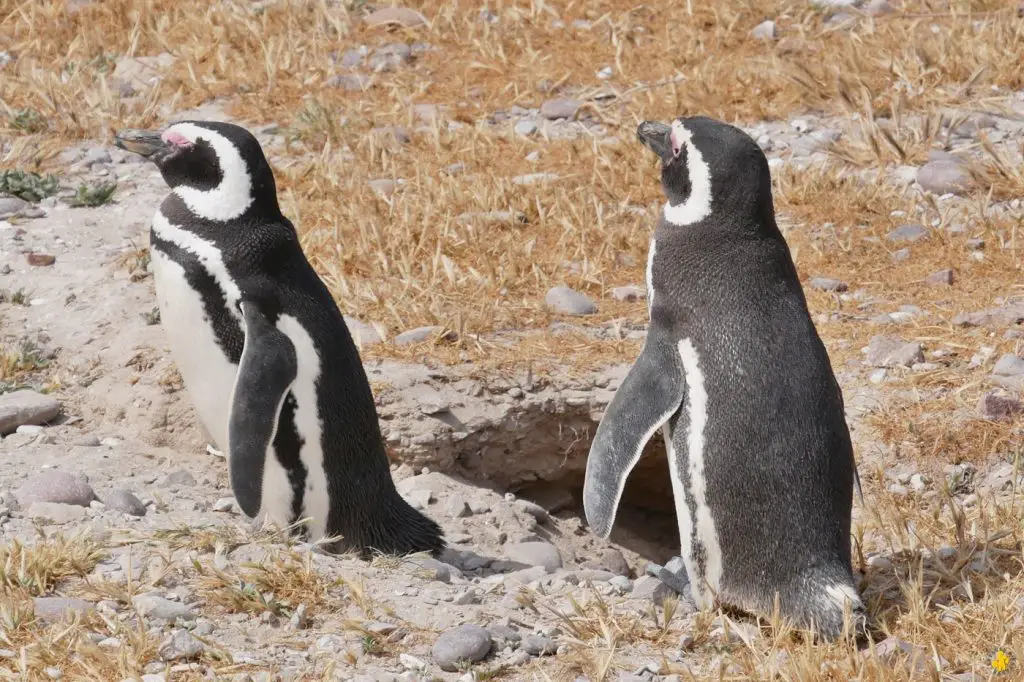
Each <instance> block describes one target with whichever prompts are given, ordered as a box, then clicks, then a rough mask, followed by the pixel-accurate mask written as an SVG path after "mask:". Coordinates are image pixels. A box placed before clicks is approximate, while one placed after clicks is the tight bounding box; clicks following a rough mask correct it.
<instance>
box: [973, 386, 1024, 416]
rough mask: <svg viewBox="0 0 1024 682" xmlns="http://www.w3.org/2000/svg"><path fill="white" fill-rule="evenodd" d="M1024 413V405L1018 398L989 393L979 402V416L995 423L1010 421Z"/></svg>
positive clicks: (995, 392)
mask: <svg viewBox="0 0 1024 682" xmlns="http://www.w3.org/2000/svg"><path fill="white" fill-rule="evenodd" d="M1022 411H1024V404H1021V402H1020V401H1019V400H1017V399H1016V398H1012V397H1010V396H1008V395H1004V394H1001V393H999V392H997V391H989V392H987V393H985V394H984V395H982V396H981V398H980V399H979V400H978V414H980V415H981V416H982V418H984V419H990V420H993V421H997V420H1002V419H1010V418H1012V417H1013V416H1015V415H1018V414H1020V413H1021V412H1022Z"/></svg>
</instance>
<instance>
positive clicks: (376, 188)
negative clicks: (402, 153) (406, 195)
mask: <svg viewBox="0 0 1024 682" xmlns="http://www.w3.org/2000/svg"><path fill="white" fill-rule="evenodd" d="M366 184H367V185H369V187H370V189H371V190H373V192H374V194H379V195H380V196H382V197H389V196H391V195H392V194H394V193H395V191H397V190H398V187H399V183H398V182H397V181H396V180H392V179H391V178H377V179H376V180H370V181H368V182H367V183H366Z"/></svg>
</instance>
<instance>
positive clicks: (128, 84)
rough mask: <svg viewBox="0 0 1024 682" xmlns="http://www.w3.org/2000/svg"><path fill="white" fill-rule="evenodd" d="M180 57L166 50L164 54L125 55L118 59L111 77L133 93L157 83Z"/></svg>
mask: <svg viewBox="0 0 1024 682" xmlns="http://www.w3.org/2000/svg"><path fill="white" fill-rule="evenodd" d="M176 61H178V58H177V57H175V56H173V55H171V54H169V53H167V52H164V53H162V54H158V55H154V56H147V57H128V56H124V57H121V58H120V59H118V60H117V63H116V64H115V65H114V72H113V73H112V74H111V75H110V79H111V80H112V81H113V82H114V83H116V84H118V86H119V89H121V88H120V86H122V85H123V86H125V88H126V89H127V90H128V91H130V93H131V94H134V92H136V91H139V90H144V89H146V88H148V87H150V86H153V85H156V83H157V82H159V81H160V80H161V78H162V77H163V73H164V72H165V71H166V70H167V69H169V68H170V67H171V66H173V65H174V63H175V62H176Z"/></svg>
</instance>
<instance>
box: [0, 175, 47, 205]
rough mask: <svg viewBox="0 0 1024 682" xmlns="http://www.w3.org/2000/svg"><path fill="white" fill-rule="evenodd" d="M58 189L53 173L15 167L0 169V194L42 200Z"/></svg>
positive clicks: (29, 199)
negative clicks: (42, 173) (45, 173)
mask: <svg viewBox="0 0 1024 682" xmlns="http://www.w3.org/2000/svg"><path fill="white" fill-rule="evenodd" d="M59 189H60V184H59V180H58V179H57V176H55V175H49V174H47V175H40V174H39V173H35V172H32V171H23V170H16V169H8V170H0V194H9V195H11V196H14V197H18V198H20V199H24V200H25V201H33V202H35V201H42V200H43V199H45V198H46V197H49V196H53V195H54V194H56V193H57V190H59Z"/></svg>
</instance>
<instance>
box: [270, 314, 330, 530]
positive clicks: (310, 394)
mask: <svg viewBox="0 0 1024 682" xmlns="http://www.w3.org/2000/svg"><path fill="white" fill-rule="evenodd" d="M277 328H278V329H279V330H280V331H281V332H282V333H284V334H285V335H286V336H287V337H288V339H289V340H291V342H292V344H293V345H294V346H295V354H296V357H297V359H298V374H297V375H296V377H295V381H294V382H293V384H292V395H293V396H295V401H296V404H297V405H296V409H295V427H296V429H298V431H299V433H301V434H302V436H303V438H304V439H305V442H304V443H303V445H302V449H301V450H300V452H299V457H300V459H301V460H302V463H303V465H305V467H306V487H305V491H304V493H303V497H302V501H303V511H302V516H304V517H312V520H311V521H310V522H309V531H310V537H320V536H322V535H323V534H324V532H325V531H326V529H327V514H328V512H329V510H330V496H329V494H328V489H327V475H326V473H325V472H324V450H323V421H322V419H321V416H320V414H319V400H318V399H317V381H318V380H319V378H320V355H319V353H318V352H317V348H316V345H315V344H314V343H313V339H312V338H311V337H310V335H309V333H308V332H307V331H306V330H305V329H304V328H303V326H302V325H301V324H300V323H299V321H298V320H297V319H296V318H294V317H292V316H291V315H281V316H280V317H279V318H278V320H277Z"/></svg>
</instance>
